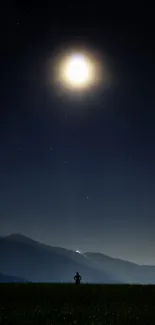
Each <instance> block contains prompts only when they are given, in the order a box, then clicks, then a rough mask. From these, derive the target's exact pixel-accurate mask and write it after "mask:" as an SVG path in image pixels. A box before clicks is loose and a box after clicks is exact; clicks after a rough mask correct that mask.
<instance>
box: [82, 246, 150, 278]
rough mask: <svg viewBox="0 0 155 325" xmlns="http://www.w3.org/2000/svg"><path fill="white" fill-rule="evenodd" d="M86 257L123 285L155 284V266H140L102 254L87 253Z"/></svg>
mask: <svg viewBox="0 0 155 325" xmlns="http://www.w3.org/2000/svg"><path fill="white" fill-rule="evenodd" d="M85 256H87V258H89V259H91V260H92V261H94V262H96V263H97V265H98V266H99V267H100V268H101V269H102V270H104V271H105V272H108V273H109V274H110V275H111V276H113V274H114V275H115V276H116V278H117V279H118V281H121V282H123V283H140V284H152V283H153V284H154V283H155V266H149V265H138V264H136V263H132V262H128V261H124V260H121V259H117V258H113V257H109V256H107V255H105V254H102V253H91V252H86V253H85Z"/></svg>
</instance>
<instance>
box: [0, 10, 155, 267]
mask: <svg viewBox="0 0 155 325" xmlns="http://www.w3.org/2000/svg"><path fill="white" fill-rule="evenodd" d="M78 10H79V11H78ZM118 11H119V9H118ZM66 12H67V14H66V15H65V14H63V15H62V14H61V15H60V12H59V10H57V11H56V10H55V11H54V9H53V8H51V7H50V5H47V6H45V8H42V7H39V6H37V7H36V6H35V4H34V5H32V4H31V6H30V7H28V6H24V5H23V6H21V7H19V6H15V5H14V6H13V5H12V7H8V8H4V12H3V19H4V21H5V24H4V25H3V27H4V28H3V30H4V32H3V38H2V45H3V46H2V48H3V50H2V57H1V62H0V67H1V71H2V73H1V94H0V114H1V115H0V149H1V150H0V235H5V234H6V235H7V234H10V233H17V232H18V233H22V234H25V235H28V236H31V237H33V238H34V239H37V240H40V241H42V242H45V243H47V244H50V245H58V246H63V247H67V248H70V249H78V250H82V251H101V252H104V253H106V254H109V255H112V256H115V257H121V258H124V259H128V260H133V261H137V262H139V263H146V264H147V263H150V264H155V237H154V232H155V216H154V214H155V202H154V201H155V167H154V166H155V114H154V107H155V92H154V85H155V56H154V54H155V48H154V36H153V31H152V30H153V23H152V19H151V17H150V19H149V17H148V16H147V17H146V16H145V20H144V19H143V16H141V18H137V15H136V14H135V16H134V15H132V16H131V15H130V14H128V15H127V14H126V16H125V17H124V19H121V18H119V16H118V15H117V19H116V16H115V18H114V16H113V15H112V14H107V13H106V14H102V15H101V17H100V16H99V13H96V14H95V13H94V8H89V13H88V12H87V20H86V19H85V16H84V15H83V18H82V17H80V21H79V18H78V17H79V13H80V9H77V8H74V7H73V6H72V7H67V10H66ZM73 13H74V15H73ZM103 15H105V16H103ZM148 19H149V21H148ZM75 43H76V44H77V43H78V45H79V46H80V45H81V44H82V45H83V44H84V46H85V47H86V48H92V49H93V51H96V52H97V53H98V54H99V56H100V58H101V60H102V63H103V64H106V71H107V73H108V74H109V79H110V83H109V84H108V87H106V85H102V86H101V87H100V89H99V90H98V91H96V92H95V93H93V95H91V94H88V95H87V97H86V96H85V97H84V98H81V99H78V98H72V99H71V98H70V96H69V95H68V96H67V95H66V94H63V93H62V94H59V95H61V96H58V94H57V92H56V90H55V89H54V88H52V86H51V89H50V88H49V86H47V76H46V74H47V62H49V60H50V59H53V58H54V57H55V56H57V52H58V49H62V51H63V50H64V49H65V50H66V47H67V46H68V44H69V45H70V46H71V44H73V46H74V44H75Z"/></svg>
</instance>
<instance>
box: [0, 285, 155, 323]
mask: <svg viewBox="0 0 155 325" xmlns="http://www.w3.org/2000/svg"><path fill="white" fill-rule="evenodd" d="M0 324H16V325H17V324H21V325H24V324H38V325H39V324H41V325H44V324H53V325H57V324H61V325H63V324H68V325H69V324H74V325H75V324H80V325H86V324H91V325H93V324H94V325H95V324H96V325H101V324H107V325H113V324H115V325H116V324H119V325H120V324H125V325H127V324H132V325H134V324H140V325H143V324H145V325H146V324H149V325H152V324H155V286H130V285H129V286H128V285H87V284H86V285H80V286H76V285H73V284H0Z"/></svg>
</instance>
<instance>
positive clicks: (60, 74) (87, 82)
mask: <svg viewBox="0 0 155 325" xmlns="http://www.w3.org/2000/svg"><path fill="white" fill-rule="evenodd" d="M55 67H56V70H55V75H56V80H57V82H58V83H59V85H61V87H62V88H63V89H66V90H67V89H68V90H73V91H74V90H75V91H82V90H86V89H90V88H91V87H92V86H95V85H97V84H98V82H99V81H100V79H101V73H100V72H101V67H100V68H99V62H98V61H97V60H96V58H95V57H93V56H92V55H91V54H90V53H88V52H86V51H71V52H68V53H66V54H65V53H64V54H62V56H60V57H59V59H58V60H57V62H56V65H55Z"/></svg>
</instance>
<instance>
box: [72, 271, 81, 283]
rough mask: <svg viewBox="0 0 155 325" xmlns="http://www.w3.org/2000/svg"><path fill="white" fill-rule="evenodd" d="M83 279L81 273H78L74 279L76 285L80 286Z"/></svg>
mask: <svg viewBox="0 0 155 325" xmlns="http://www.w3.org/2000/svg"><path fill="white" fill-rule="evenodd" d="M81 279H82V277H81V275H80V274H79V272H76V275H75V277H74V280H75V284H80V281H81Z"/></svg>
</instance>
